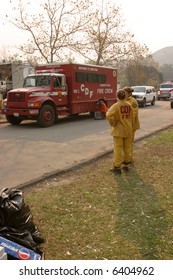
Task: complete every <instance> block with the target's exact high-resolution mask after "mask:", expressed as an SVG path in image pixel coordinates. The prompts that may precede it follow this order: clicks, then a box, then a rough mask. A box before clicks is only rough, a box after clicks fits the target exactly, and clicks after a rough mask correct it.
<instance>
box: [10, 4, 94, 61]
mask: <svg viewBox="0 0 173 280" xmlns="http://www.w3.org/2000/svg"><path fill="white" fill-rule="evenodd" d="M88 4H89V0H78V1H73V0H59V1H57V0H47V1H46V2H45V3H44V4H41V5H40V8H39V12H38V11H36V14H30V13H29V12H27V11H28V9H27V8H29V5H30V3H29V2H28V1H27V3H26V1H24V0H19V1H18V6H17V8H16V5H15V7H14V8H13V11H15V12H16V16H15V18H14V19H13V20H11V22H12V23H13V24H14V25H15V26H16V27H18V28H19V29H21V30H24V31H26V32H28V33H29V35H30V38H29V40H28V42H27V43H26V44H25V45H23V46H21V47H20V49H21V50H22V51H23V52H24V53H25V54H26V55H27V56H29V57H30V56H31V55H32V60H33V57H34V56H35V57H36V59H37V61H38V60H39V58H40V60H42V61H44V62H47V63H49V62H54V61H55V60H62V58H63V56H64V55H65V54H66V52H67V50H69V49H70V47H72V46H74V45H75V44H76V43H75V42H74V41H73V35H74V34H75V33H76V32H79V31H82V30H83V28H84V26H85V24H86V23H87V22H88V21H89V19H88V18H87V15H86V10H87V7H88Z"/></svg>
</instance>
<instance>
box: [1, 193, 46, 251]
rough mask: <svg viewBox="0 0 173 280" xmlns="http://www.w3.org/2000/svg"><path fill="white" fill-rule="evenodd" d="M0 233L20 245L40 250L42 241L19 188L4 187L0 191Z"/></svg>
mask: <svg viewBox="0 0 173 280" xmlns="http://www.w3.org/2000/svg"><path fill="white" fill-rule="evenodd" d="M0 235H1V236H2V237H5V238H7V239H9V240H11V241H14V242H16V243H18V244H21V245H22V246H25V247H27V248H29V249H32V250H34V251H35V252H40V250H39V249H38V246H39V245H40V244H42V243H43V242H44V239H43V238H42V237H41V235H40V232H39V230H38V227H37V226H36V225H35V224H34V221H33V216H32V214H31V211H30V208H29V206H28V205H26V204H25V202H24V198H23V195H22V192H21V190H17V189H10V188H4V189H3V190H2V191H1V193H0Z"/></svg>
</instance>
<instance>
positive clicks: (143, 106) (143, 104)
mask: <svg viewBox="0 0 173 280" xmlns="http://www.w3.org/2000/svg"><path fill="white" fill-rule="evenodd" d="M145 106H146V99H145V98H144V99H143V102H142V103H141V107H142V108H145Z"/></svg>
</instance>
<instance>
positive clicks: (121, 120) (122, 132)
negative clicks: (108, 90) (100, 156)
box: [106, 89, 133, 174]
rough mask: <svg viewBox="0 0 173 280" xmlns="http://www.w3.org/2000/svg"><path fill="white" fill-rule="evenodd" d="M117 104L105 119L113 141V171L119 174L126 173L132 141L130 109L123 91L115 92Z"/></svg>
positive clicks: (131, 115)
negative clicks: (122, 171)
mask: <svg viewBox="0 0 173 280" xmlns="http://www.w3.org/2000/svg"><path fill="white" fill-rule="evenodd" d="M117 97H118V102H117V103H115V104H113V105H112V106H111V108H110V109H109V110H108V112H107V113H106V118H107V120H108V121H109V123H110V125H111V135H112V136H113V141H114V159H113V168H111V171H113V172H114V173H116V174H121V169H123V170H125V171H128V164H129V162H130V158H131V139H132V118H133V114H132V107H131V105H130V103H129V102H127V101H126V100H125V91H124V90H123V89H119V90H118V92H117Z"/></svg>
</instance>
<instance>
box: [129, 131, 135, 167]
mask: <svg viewBox="0 0 173 280" xmlns="http://www.w3.org/2000/svg"><path fill="white" fill-rule="evenodd" d="M134 139H135V131H133V132H132V138H131V141H132V142H131V157H130V161H133V144H134Z"/></svg>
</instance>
